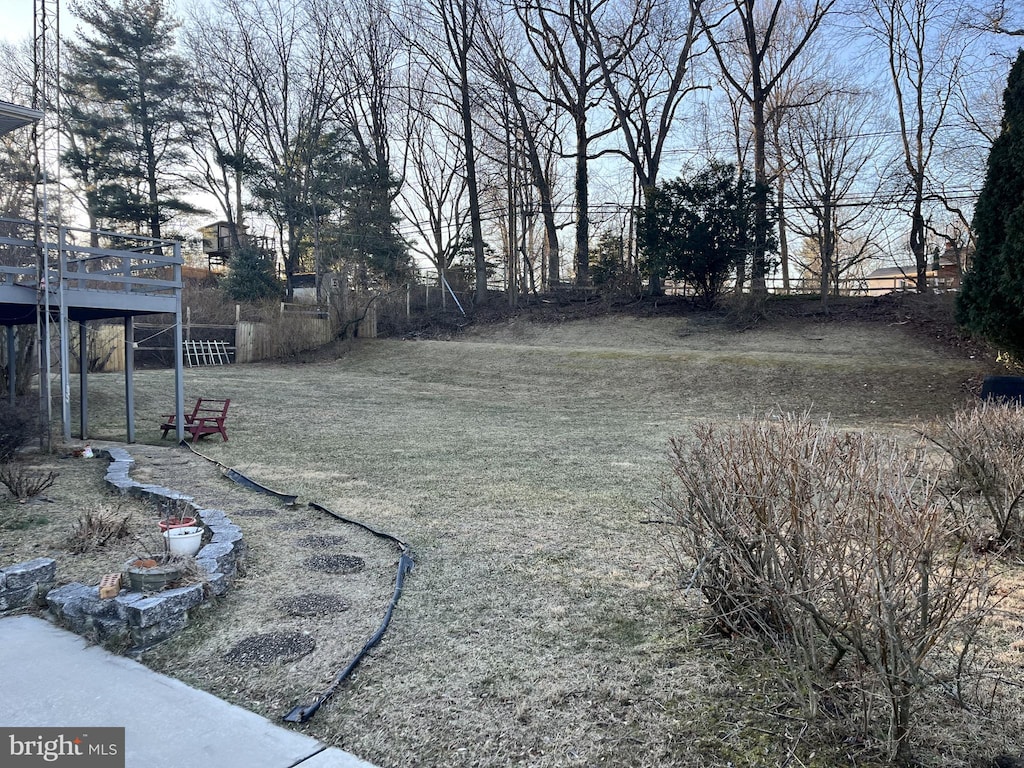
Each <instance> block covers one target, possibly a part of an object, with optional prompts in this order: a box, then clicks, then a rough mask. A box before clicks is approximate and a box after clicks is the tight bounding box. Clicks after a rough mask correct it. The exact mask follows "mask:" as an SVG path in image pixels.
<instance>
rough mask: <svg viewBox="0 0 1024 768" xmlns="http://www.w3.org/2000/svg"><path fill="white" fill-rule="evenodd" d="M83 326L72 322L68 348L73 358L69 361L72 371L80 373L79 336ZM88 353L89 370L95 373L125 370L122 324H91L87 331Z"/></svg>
mask: <svg viewBox="0 0 1024 768" xmlns="http://www.w3.org/2000/svg"><path fill="white" fill-rule="evenodd" d="M80 328H81V326H80V325H79V324H78V323H71V324H70V330H71V335H70V338H69V340H68V349H69V350H70V351H71V359H70V360H69V361H68V365H69V366H70V371H71V372H72V373H78V371H79V366H80V361H79V359H78V358H79V352H78V350H79V346H78V337H79V329H80ZM85 338H86V343H87V347H86V354H87V355H88V356H89V364H88V368H87V370H89V371H92V372H94V373H107V372H110V371H123V370H124V328H123V327H122V326H120V325H90V326H88V331H87V333H86V336H85Z"/></svg>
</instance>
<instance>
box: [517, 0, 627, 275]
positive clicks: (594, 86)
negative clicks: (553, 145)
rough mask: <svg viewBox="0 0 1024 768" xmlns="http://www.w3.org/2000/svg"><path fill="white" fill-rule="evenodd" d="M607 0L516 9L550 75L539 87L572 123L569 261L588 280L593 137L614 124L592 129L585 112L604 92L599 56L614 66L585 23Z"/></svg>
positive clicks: (530, 2) (551, 271)
mask: <svg viewBox="0 0 1024 768" xmlns="http://www.w3.org/2000/svg"><path fill="white" fill-rule="evenodd" d="M610 2H611V0H565V2H564V3H561V4H558V5H554V4H549V3H547V2H546V0H523V2H521V3H517V5H516V13H517V14H518V15H519V18H520V20H521V21H522V23H523V26H524V28H525V30H526V37H527V41H528V42H529V45H530V48H531V49H532V51H533V53H534V56H536V58H537V60H538V61H539V62H540V63H541V65H542V66H543V67H544V69H545V71H546V72H547V73H548V75H549V77H550V79H551V88H550V90H548V91H545V92H542V95H543V96H544V97H545V98H547V99H549V100H550V101H551V103H552V104H553V105H555V106H556V107H558V108H560V109H562V110H564V111H565V112H566V113H568V115H569V116H570V119H571V120H572V123H573V129H574V136H575V146H574V151H573V162H574V191H575V203H574V209H575V214H576V227H575V229H576V233H575V238H576V239H575V247H574V249H573V251H574V253H573V263H574V267H575V271H576V282H577V283H578V284H580V285H586V284H588V283H589V282H590V278H589V272H590V161H591V160H592V159H593V157H592V150H591V147H592V145H593V144H594V142H596V141H598V140H599V139H600V138H602V137H603V136H607V135H608V134H610V133H612V132H613V131H614V130H615V126H614V125H608V126H605V127H603V128H600V129H598V130H593V129H592V128H591V125H590V117H591V115H592V114H593V112H594V110H595V109H596V108H597V107H598V106H599V105H600V104H601V101H602V99H603V98H604V96H605V85H604V84H605V76H604V71H603V68H602V66H603V65H602V62H601V59H602V58H606V57H607V58H608V62H607V65H608V66H611V67H612V68H614V67H616V66H617V64H618V60H619V54H618V53H617V52H613V51H607V52H606V57H602V56H598V55H597V53H596V51H594V50H593V46H592V35H591V34H590V31H589V26H590V25H591V24H593V23H600V22H599V21H598V20H599V19H600V18H601V17H602V15H603V14H604V12H605V9H606V8H607V7H608V6H609V4H610ZM558 278H559V274H558V264H556V263H554V262H553V261H552V262H551V263H550V265H549V267H548V280H549V281H550V282H552V283H555V282H557V281H558Z"/></svg>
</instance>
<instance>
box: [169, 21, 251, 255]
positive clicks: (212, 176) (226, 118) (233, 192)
mask: <svg viewBox="0 0 1024 768" xmlns="http://www.w3.org/2000/svg"><path fill="white" fill-rule="evenodd" d="M183 44H184V47H185V49H186V50H187V51H188V56H189V58H190V60H191V62H192V66H193V67H194V70H193V72H194V80H193V82H192V100H193V104H194V106H195V110H194V116H195V118H196V130H194V131H191V132H189V146H190V148H191V150H192V157H191V161H192V165H193V171H192V172H191V173H190V174H188V179H189V181H190V183H192V184H193V185H194V186H195V187H197V188H198V189H200V190H202V191H204V192H208V193H210V194H211V195H213V196H214V198H216V200H217V204H218V206H219V207H220V209H221V212H222V213H223V214H224V218H225V221H227V223H228V227H229V230H230V233H231V238H232V244H233V246H234V247H235V248H238V247H240V246H241V238H240V233H241V231H242V230H243V228H244V218H245V215H244V202H243V201H244V194H243V193H244V190H245V186H246V182H247V181H248V180H249V176H250V174H251V173H253V172H254V171H255V169H254V167H253V161H252V159H251V158H250V156H249V152H250V143H251V142H252V126H253V123H254V120H255V115H254V114H253V113H252V108H253V104H254V101H255V93H254V85H253V83H252V82H251V80H249V78H246V77H244V76H240V75H243V74H244V73H242V72H239V64H240V63H241V62H242V61H244V58H243V57H240V56H239V53H240V50H241V46H240V40H239V36H238V33H237V31H236V29H235V28H233V27H232V26H231V25H230V24H226V23H222V22H218V21H216V20H213V19H211V14H210V12H209V9H206V10H204V13H203V14H202V16H195V17H193V18H192V19H190V21H189V23H188V25H187V27H186V28H185V29H184V35H183Z"/></svg>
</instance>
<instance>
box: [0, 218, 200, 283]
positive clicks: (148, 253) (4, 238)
mask: <svg viewBox="0 0 1024 768" xmlns="http://www.w3.org/2000/svg"><path fill="white" fill-rule="evenodd" d="M39 229H40V233H39V238H40V240H41V246H40V247H41V248H43V249H44V250H45V251H46V255H45V257H44V258H45V259H46V261H47V263H48V264H49V268H48V270H47V274H46V276H45V279H43V280H41V279H40V277H39V274H38V260H39V253H38V249H37V246H36V242H37V233H36V225H35V224H34V223H33V222H31V221H25V220H21V219H4V218H0V284H13V285H24V286H28V287H33V288H37V287H41V286H43V285H46V286H49V287H50V288H51V291H52V290H53V289H55V288H56V287H57V286H56V281H57V280H58V278H62V279H63V281H64V287H65V288H66V289H71V290H88V291H110V292H118V293H141V294H146V295H167V294H173V292H174V291H175V290H176V289H179V288H180V287H181V264H182V259H181V256H180V255H179V254H180V251H179V250H178V248H177V247H176V246H177V244H176V243H175V241H173V240H161V239H157V238H152V237H144V236H142V235H125V234H121V233H117V232H107V231H103V230H89V229H83V228H80V227H59V228H58V227H52V226H49V227H40V228H39Z"/></svg>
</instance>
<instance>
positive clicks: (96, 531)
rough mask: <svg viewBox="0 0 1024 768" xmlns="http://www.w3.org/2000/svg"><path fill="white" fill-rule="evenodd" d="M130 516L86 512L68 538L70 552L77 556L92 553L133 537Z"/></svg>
mask: <svg viewBox="0 0 1024 768" xmlns="http://www.w3.org/2000/svg"><path fill="white" fill-rule="evenodd" d="M129 518H130V515H123V516H121V515H114V514H111V513H110V512H86V513H85V514H84V515H82V516H81V517H80V518H78V522H77V523H76V525H75V528H74V530H72V531H71V535H70V536H69V537H68V543H67V548H68V551H70V552H74V553H76V554H82V553H85V552H92V551H94V550H96V549H98V548H100V547H104V546H106V545H107V542H109V541H111V540H112V539H113V540H116V539H125V538H128V536H130V535H131V530H130V528H129V527H128V520H129Z"/></svg>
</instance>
